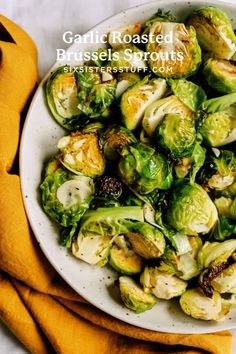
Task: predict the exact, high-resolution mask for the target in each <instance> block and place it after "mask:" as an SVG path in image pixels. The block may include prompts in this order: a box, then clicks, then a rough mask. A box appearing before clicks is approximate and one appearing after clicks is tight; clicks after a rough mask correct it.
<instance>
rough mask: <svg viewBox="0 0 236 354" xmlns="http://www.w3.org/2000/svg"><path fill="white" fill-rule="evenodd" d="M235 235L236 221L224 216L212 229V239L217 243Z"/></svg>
mask: <svg viewBox="0 0 236 354" xmlns="http://www.w3.org/2000/svg"><path fill="white" fill-rule="evenodd" d="M235 235H236V221H235V220H232V219H231V218H228V217H226V216H220V217H219V220H218V222H217V224H216V227H215V228H214V232H213V237H214V239H215V240H217V241H224V240H225V239H226V238H229V237H231V236H232V237H234V236H235Z"/></svg>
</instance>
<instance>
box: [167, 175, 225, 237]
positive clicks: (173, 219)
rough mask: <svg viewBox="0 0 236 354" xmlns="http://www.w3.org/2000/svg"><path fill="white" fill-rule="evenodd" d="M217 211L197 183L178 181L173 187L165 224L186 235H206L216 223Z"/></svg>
mask: <svg viewBox="0 0 236 354" xmlns="http://www.w3.org/2000/svg"><path fill="white" fill-rule="evenodd" d="M217 218H218V215H217V209H216V207H215V205H214V203H213V202H212V200H211V199H210V197H209V196H208V194H207V193H206V192H205V190H204V189H203V188H202V187H201V186H200V185H198V184H197V183H186V182H185V181H180V182H179V183H178V184H176V185H175V188H174V189H173V191H172V193H171V195H170V204H169V208H168V211H167V222H168V223H169V224H170V225H171V226H172V227H174V228H175V229H177V230H179V231H183V232H185V233H186V234H188V235H193V236H194V235H197V234H198V233H202V234H206V233H208V232H209V231H210V230H211V229H212V228H213V226H214V225H215V223H216V221H217Z"/></svg>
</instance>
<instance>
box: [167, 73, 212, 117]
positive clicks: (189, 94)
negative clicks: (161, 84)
mask: <svg viewBox="0 0 236 354" xmlns="http://www.w3.org/2000/svg"><path fill="white" fill-rule="evenodd" d="M168 84H169V85H170V87H171V90H172V91H173V93H174V95H175V96H177V97H178V98H179V99H180V101H181V102H183V103H184V104H185V105H186V106H187V107H188V108H189V109H191V110H192V111H193V112H197V111H198V109H199V108H200V106H201V105H202V103H203V102H204V101H206V99H207V96H206V93H205V91H204V90H203V89H202V88H201V87H200V86H198V85H196V84H194V83H193V82H191V81H187V80H184V79H180V80H173V79H169V80H168Z"/></svg>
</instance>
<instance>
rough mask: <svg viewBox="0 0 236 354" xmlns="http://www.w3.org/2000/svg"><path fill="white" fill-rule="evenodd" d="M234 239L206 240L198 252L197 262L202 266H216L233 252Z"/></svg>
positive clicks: (235, 247) (234, 248)
mask: <svg viewBox="0 0 236 354" xmlns="http://www.w3.org/2000/svg"><path fill="white" fill-rule="evenodd" d="M235 250H236V240H227V241H224V242H209V241H206V242H205V243H204V245H203V246H202V247H201V248H200V250H199V252H198V264H199V266H200V267H201V268H202V269H203V268H208V267H209V266H210V265H211V266H218V265H219V264H221V263H222V262H224V261H227V259H228V258H229V257H230V256H231V255H232V254H233V252H235Z"/></svg>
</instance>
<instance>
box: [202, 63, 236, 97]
mask: <svg viewBox="0 0 236 354" xmlns="http://www.w3.org/2000/svg"><path fill="white" fill-rule="evenodd" d="M203 74H204V76H205V78H206V80H207V82H208V85H209V86H210V87H212V88H213V89H214V90H216V91H218V92H222V93H233V92H236V67H235V65H234V64H233V63H231V62H230V61H227V60H218V59H213V58H210V59H208V60H207V61H206V63H205V65H204V70H203Z"/></svg>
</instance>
